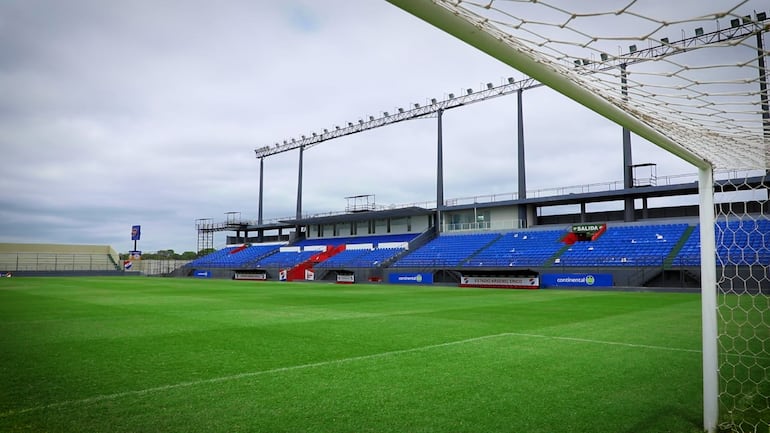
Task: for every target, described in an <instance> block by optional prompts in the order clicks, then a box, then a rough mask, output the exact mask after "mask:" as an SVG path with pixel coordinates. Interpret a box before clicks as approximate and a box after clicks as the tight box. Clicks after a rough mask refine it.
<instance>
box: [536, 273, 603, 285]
mask: <svg viewBox="0 0 770 433" xmlns="http://www.w3.org/2000/svg"><path fill="white" fill-rule="evenodd" d="M612 285H613V282H612V274H542V275H540V287H612Z"/></svg>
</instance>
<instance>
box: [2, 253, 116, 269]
mask: <svg viewBox="0 0 770 433" xmlns="http://www.w3.org/2000/svg"><path fill="white" fill-rule="evenodd" d="M0 270H2V271H44V272H49V271H115V270H117V267H116V265H115V263H113V261H112V259H111V258H110V256H108V255H107V254H103V255H102V254H53V253H2V254H0Z"/></svg>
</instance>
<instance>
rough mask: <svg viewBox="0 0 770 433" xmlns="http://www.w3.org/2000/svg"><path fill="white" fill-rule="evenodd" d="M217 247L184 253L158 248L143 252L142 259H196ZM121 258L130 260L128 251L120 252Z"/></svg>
mask: <svg viewBox="0 0 770 433" xmlns="http://www.w3.org/2000/svg"><path fill="white" fill-rule="evenodd" d="M214 251H216V249H214V248H204V249H202V250H200V251H198V252H197V253H196V252H195V251H185V252H183V253H176V252H174V250H158V251H157V252H154V253H146V252H142V260H195V259H197V258H198V257H203V256H205V255H207V254H211V253H213V252H214ZM118 255H119V256H120V259H121V260H128V258H129V257H128V253H119V254H118Z"/></svg>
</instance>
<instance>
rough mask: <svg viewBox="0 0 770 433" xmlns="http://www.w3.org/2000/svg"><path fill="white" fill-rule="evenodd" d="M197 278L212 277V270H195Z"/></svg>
mask: <svg viewBox="0 0 770 433" xmlns="http://www.w3.org/2000/svg"><path fill="white" fill-rule="evenodd" d="M193 275H194V276H195V278H211V271H195V273H194V274H193Z"/></svg>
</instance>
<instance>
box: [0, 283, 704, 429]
mask: <svg viewBox="0 0 770 433" xmlns="http://www.w3.org/2000/svg"><path fill="white" fill-rule="evenodd" d="M700 344H701V342H700V297H699V296H698V295H693V294H676V293H624V292H599V291H593V292H591V291H557V290H539V291H518V290H493V289H468V288H457V287H444V286H392V285H384V284H383V285H336V284H325V283H275V282H243V281H230V280H193V279H153V278H143V277H131V278H117V277H115V278H8V279H2V280H0V431H2V432H27V431H34V432H36V431H45V432H335V433H342V432H356V433H360V432H399V433H403V432H454V433H456V432H473V433H479V432H486V433H489V432H528V433H533V432H549V433H552V432H592V433H598V432H613V433H617V432H634V433H639V432H699V431H702V430H701V425H702V415H701V413H702V395H701V383H702V378H701V374H702V373H701V352H700Z"/></svg>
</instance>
